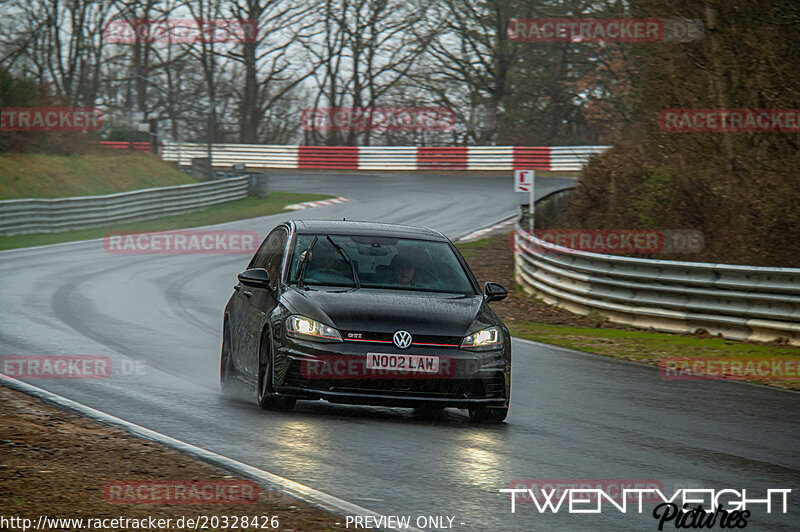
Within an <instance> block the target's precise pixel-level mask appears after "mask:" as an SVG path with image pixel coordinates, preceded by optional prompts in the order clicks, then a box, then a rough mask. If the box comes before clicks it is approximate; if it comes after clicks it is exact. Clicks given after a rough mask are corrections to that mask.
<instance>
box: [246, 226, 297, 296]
mask: <svg viewBox="0 0 800 532" xmlns="http://www.w3.org/2000/svg"><path fill="white" fill-rule="evenodd" d="M287 238H288V234H287V233H286V230H285V229H283V228H278V229H275V230H274V231H273V232H272V233H270V235H269V236H268V237H267V238H266V240H264V242H263V243H262V244H261V247H260V248H258V251H257V252H256V254H255V256H254V257H253V260H252V261H250V265H249V266H248V268H264V269H265V270H267V272H268V273H269V279H270V284H271V285H272V286H276V285H277V284H278V280H279V278H280V273H281V262H283V255H284V250H285V249H286V240H287Z"/></svg>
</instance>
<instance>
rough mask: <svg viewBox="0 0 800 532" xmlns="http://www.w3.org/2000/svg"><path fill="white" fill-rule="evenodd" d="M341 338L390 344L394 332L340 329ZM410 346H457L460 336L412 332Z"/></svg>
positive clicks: (459, 342) (350, 340)
mask: <svg viewBox="0 0 800 532" xmlns="http://www.w3.org/2000/svg"><path fill="white" fill-rule="evenodd" d="M341 333H342V339H343V340H344V341H345V342H363V343H374V344H387V345H389V344H392V336H393V335H394V332H390V333H374V332H362V331H341ZM411 345H412V346H420V347H458V346H459V345H461V337H459V336H434V335H428V334H413V333H412V342H411Z"/></svg>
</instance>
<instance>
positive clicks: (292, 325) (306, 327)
mask: <svg viewBox="0 0 800 532" xmlns="http://www.w3.org/2000/svg"><path fill="white" fill-rule="evenodd" d="M286 332H287V334H288V335H289V336H293V337H295V338H302V339H304V340H317V341H320V342H341V341H342V335H341V334H339V331H337V330H336V329H334V328H333V327H328V326H327V325H325V324H324V323H320V322H318V321H316V320H312V319H311V318H306V317H305V316H289V317H288V318H286Z"/></svg>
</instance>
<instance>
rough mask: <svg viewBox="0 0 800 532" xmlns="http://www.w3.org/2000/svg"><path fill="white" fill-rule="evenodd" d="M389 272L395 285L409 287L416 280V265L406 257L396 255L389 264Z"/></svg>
mask: <svg viewBox="0 0 800 532" xmlns="http://www.w3.org/2000/svg"><path fill="white" fill-rule="evenodd" d="M389 270H390V272H391V282H393V283H395V284H398V285H401V286H409V285H411V282H412V281H413V280H414V264H413V263H412V262H411V261H410V260H408V259H407V258H405V257H402V256H400V255H395V256H394V258H393V259H392V262H391V263H390V264H389Z"/></svg>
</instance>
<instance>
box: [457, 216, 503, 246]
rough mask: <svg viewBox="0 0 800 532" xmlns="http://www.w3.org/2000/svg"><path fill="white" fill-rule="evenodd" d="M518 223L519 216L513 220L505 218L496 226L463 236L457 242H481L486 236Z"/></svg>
mask: <svg viewBox="0 0 800 532" xmlns="http://www.w3.org/2000/svg"><path fill="white" fill-rule="evenodd" d="M516 221H517V215H516V214H515V215H514V216H512V217H511V218H504V219H503V220H501V221H499V222H497V223H496V224H494V225H490V226H489V227H484V228H483V229H478V230H477V231H473V232H472V233H469V234H468V235H466V236H462V237H461V238H459V239H458V240H456V242H469V241H471V240H480V239H481V238H483V237H484V236H486V235H488V234H489V233H491V232H492V231H498V230H500V229H504V228H506V227H509V226H511V225H513V224H514V223H515V222H516Z"/></svg>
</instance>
